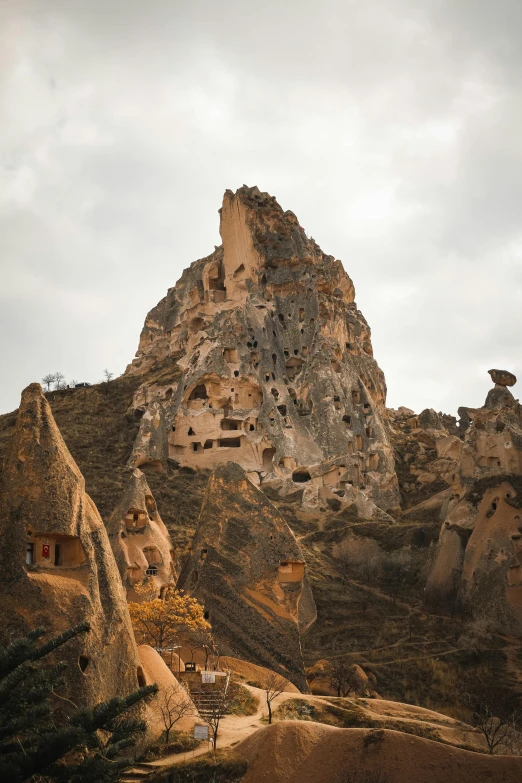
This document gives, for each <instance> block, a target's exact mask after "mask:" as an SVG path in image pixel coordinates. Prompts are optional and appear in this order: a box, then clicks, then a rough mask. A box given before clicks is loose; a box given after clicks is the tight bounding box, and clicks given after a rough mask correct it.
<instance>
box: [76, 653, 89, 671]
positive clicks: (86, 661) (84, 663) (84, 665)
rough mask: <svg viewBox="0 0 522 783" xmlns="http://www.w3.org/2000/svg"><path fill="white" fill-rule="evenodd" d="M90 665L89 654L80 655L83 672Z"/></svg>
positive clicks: (79, 660) (79, 661)
mask: <svg viewBox="0 0 522 783" xmlns="http://www.w3.org/2000/svg"><path fill="white" fill-rule="evenodd" d="M88 665H89V659H88V658H87V656H86V655H80V657H79V658H78V666H79V667H80V669H81V670H82V672H84V671H85V669H86V668H87V666H88Z"/></svg>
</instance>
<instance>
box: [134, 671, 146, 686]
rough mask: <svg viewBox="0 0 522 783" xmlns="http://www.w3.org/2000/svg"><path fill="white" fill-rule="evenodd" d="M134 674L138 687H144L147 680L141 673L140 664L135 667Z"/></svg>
mask: <svg viewBox="0 0 522 783" xmlns="http://www.w3.org/2000/svg"><path fill="white" fill-rule="evenodd" d="M136 675H137V677H138V685H139V686H140V688H144V687H145V686H146V685H147V680H146V679H145V675H144V674H143V669H142V668H141V666H138V668H137V669H136Z"/></svg>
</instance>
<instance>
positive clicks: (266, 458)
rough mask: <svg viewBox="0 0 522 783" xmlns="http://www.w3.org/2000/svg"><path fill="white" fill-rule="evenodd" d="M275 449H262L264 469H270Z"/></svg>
mask: <svg viewBox="0 0 522 783" xmlns="http://www.w3.org/2000/svg"><path fill="white" fill-rule="evenodd" d="M275 453H276V450H275V449H265V450H264V451H263V469H264V470H266V471H271V470H272V462H273V459H274V457H275Z"/></svg>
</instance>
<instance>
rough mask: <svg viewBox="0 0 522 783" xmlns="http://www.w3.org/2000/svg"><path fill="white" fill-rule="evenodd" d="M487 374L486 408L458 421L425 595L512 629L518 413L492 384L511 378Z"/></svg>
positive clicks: (517, 582)
mask: <svg viewBox="0 0 522 783" xmlns="http://www.w3.org/2000/svg"><path fill="white" fill-rule="evenodd" d="M491 373H494V374H495V375H494V376H493V377H494V380H497V385H496V386H495V388H494V389H492V390H491V391H490V392H489V393H488V395H487V398H486V402H485V405H484V406H483V407H482V408H477V409H471V408H467V409H465V410H466V416H465V417H461V423H462V419H463V418H464V427H463V429H464V432H465V436H464V442H463V445H462V451H461V454H460V458H459V463H458V468H457V471H456V473H455V477H454V481H453V486H452V490H453V491H452V496H451V498H450V501H449V504H448V507H447V513H446V515H445V519H444V522H443V524H442V529H441V533H440V538H439V545H438V552H437V556H436V559H435V562H434V565H433V568H432V570H431V573H430V575H429V578H428V583H427V594H428V596H430V597H431V598H432V599H455V598H457V599H458V601H459V602H460V603H461V604H462V605H463V606H464V607H465V608H466V610H467V611H469V612H470V613H471V614H473V615H477V616H478V615H486V616H488V617H489V618H490V619H491V620H493V621H494V622H495V623H496V625H497V627H499V628H503V629H505V630H509V631H517V632H519V631H520V630H522V624H521V623H522V599H521V598H520V597H519V595H520V594H522V592H521V591H522V578H521V576H520V574H521V571H520V562H519V559H518V558H519V553H518V548H519V546H518V541H519V539H520V531H519V527H520V525H521V522H520V506H521V505H522V408H521V406H520V405H519V403H518V401H516V400H515V399H514V397H513V395H512V394H511V392H510V391H509V390H508V389H507V388H506V384H505V383H502V384H499V383H498V379H502V380H506V376H511V374H509V373H504V372H502V371H499V370H495V371H491ZM513 377H514V376H511V378H513ZM507 380H508V381H510V378H509V377H507Z"/></svg>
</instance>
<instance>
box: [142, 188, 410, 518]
mask: <svg viewBox="0 0 522 783" xmlns="http://www.w3.org/2000/svg"><path fill="white" fill-rule="evenodd" d="M220 230H221V236H222V239H223V244H222V245H221V246H220V247H218V248H216V250H215V252H214V253H212V254H211V255H210V256H208V257H207V258H204V259H201V260H199V261H196V262H194V263H193V264H192V265H191V266H190V267H189V268H188V269H187V270H185V272H184V273H183V275H182V277H181V279H180V280H179V281H178V283H177V284H176V286H175V287H174V288H171V289H170V290H169V292H168V294H167V296H166V297H165V298H164V299H162V300H161V302H160V303H159V304H158V305H157V306H156V307H155V308H154V309H153V310H151V311H150V313H149V314H148V316H147V318H146V321H145V326H144V329H143V331H142V334H141V339H140V345H139V350H138V353H137V358H136V359H135V360H134V362H133V363H132V364H131V365H130V366H129V367H128V369H127V372H128V373H147V372H148V370H149V369H150V368H152V367H154V365H155V364H156V363H157V362H159V361H163V360H164V359H165V358H166V357H168V356H179V358H178V365H179V366H180V367H181V368H182V369H183V374H182V377H181V380H180V381H179V382H178V381H175V380H174V379H173V382H172V383H171V384H169V383H165V382H162V385H161V386H158V385H152V386H149V385H148V383H147V381H145V382H144V386H145V387H146V391H147V394H144V388H143V387H142V388H141V389H140V390H139V391H138V392H137V395H136V413H137V415H140V414H143V413H144V412H145V413H144V416H143V418H144V419H146V420H145V423H144V424H143V426H142V428H141V429H140V433H139V435H138V438H137V441H136V444H135V449H134V452H133V455H132V458H131V464H132V466H133V467H139V466H140V465H143V464H145V463H153V464H155V465H156V466H158V465H159V464H161V460H162V459H164V457H163V456H162V455H164V454H165V445H164V444H165V443H166V441H167V440H168V454H169V456H170V458H172V459H174V460H176V461H177V462H179V463H180V464H181V465H187V466H191V467H196V468H197V467H206V468H208V467H213V466H215V465H217V464H219V463H221V462H225V461H227V460H234V461H235V462H237V463H239V464H240V465H241V466H242V467H243V468H245V470H247V471H249V472H252V473H253V472H256V473H257V474H258V476H259V478H258V481H259V480H261V481H262V482H263V483H268V482H271V483H272V485H273V486H276V487H279V489H280V491H282V492H283V493H285V492H290V491H295V489H296V485H298V486H299V487H301V488H303V489H304V502H305V503H309V504H314V503H318V502H321V500H324V499H325V498H328V496H329V495H331V494H332V492H334V491H335V493H336V496H337V498H341V502H342V503H350V504H351V503H353V502H354V501H356V500H357V498H358V497H359V496H360V494H361V493H363V494H364V495H365V496H368V497H370V498H371V499H372V500H373V501H374V502H375V503H376V504H377V505H379V506H380V507H381V508H384V509H388V508H392V507H395V506H397V505H398V490H397V480H396V475H395V469H394V460H393V454H392V449H391V447H390V444H389V440H388V436H387V433H386V430H385V427H384V424H383V418H382V417H383V413H384V406H385V398H386V386H385V381H384V375H383V373H382V372H381V370H380V369H379V367H378V365H377V362H376V361H375V359H374V358H373V353H372V345H371V340H370V329H369V327H368V324H367V323H366V321H365V319H364V317H363V315H362V314H361V312H360V311H359V310H358V309H357V306H356V304H355V301H354V287H353V284H352V281H351V280H350V278H349V277H348V275H347V274H346V272H345V271H344V269H343V266H342V264H341V262H340V261H338V260H336V259H335V258H334V257H333V256H327V255H325V254H324V253H323V252H322V251H321V249H320V248H319V246H318V245H317V244H316V242H315V241H314V240H313V239H309V238H307V236H306V234H305V233H304V231H303V229H302V228H301V227H300V225H299V223H298V220H297V218H296V216H295V215H294V214H293V213H292V212H289V211H287V212H284V211H283V210H282V208H281V207H280V206H279V204H278V203H277V201H276V200H275V198H273V197H271V196H269V195H268V194H267V193H261V192H260V191H259V190H258V189H257V188H255V187H254V188H248V187H246V186H243V187H242V188H240V189H239V190H238V191H237V192H236V193H235V194H234V193H232V192H231V191H226V193H225V196H224V200H223V208H222V210H221V225H220ZM144 399H148V400H149V403H148V406H147V405H143V400H144ZM160 408H161V411H163V412H164V418H165V420H164V422H163V420H162V415H163V414H162V413H161V412H160Z"/></svg>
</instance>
